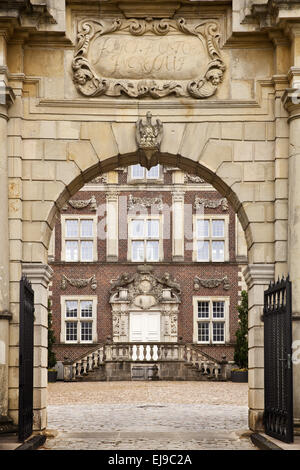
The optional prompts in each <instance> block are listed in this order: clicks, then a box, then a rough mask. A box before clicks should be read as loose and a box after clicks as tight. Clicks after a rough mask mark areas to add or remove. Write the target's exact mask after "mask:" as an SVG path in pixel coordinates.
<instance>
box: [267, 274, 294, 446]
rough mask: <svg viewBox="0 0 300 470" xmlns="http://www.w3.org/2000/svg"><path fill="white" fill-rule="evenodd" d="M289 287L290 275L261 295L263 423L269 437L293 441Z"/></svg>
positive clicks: (290, 300) (290, 301) (290, 290)
mask: <svg viewBox="0 0 300 470" xmlns="http://www.w3.org/2000/svg"><path fill="white" fill-rule="evenodd" d="M291 305H292V287H291V282H290V280H289V277H288V278H287V279H282V280H281V281H279V280H278V282H276V283H274V284H270V286H269V288H268V289H267V290H266V291H265V295H264V317H263V318H264V355H265V357H264V368H265V411H264V426H265V432H266V434H268V435H269V436H272V437H275V438H276V439H279V440H281V441H284V442H293V372H292V312H291V311H292V308H291Z"/></svg>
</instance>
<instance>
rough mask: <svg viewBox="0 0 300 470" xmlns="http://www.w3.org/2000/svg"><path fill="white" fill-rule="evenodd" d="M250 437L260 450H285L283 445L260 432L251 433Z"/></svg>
mask: <svg viewBox="0 0 300 470" xmlns="http://www.w3.org/2000/svg"><path fill="white" fill-rule="evenodd" d="M250 439H251V441H252V442H253V444H254V445H256V447H258V448H259V449H260V450H284V449H282V447H279V446H278V445H276V444H274V442H271V441H269V440H268V439H266V438H265V437H264V436H262V435H261V434H259V433H253V434H251V436H250Z"/></svg>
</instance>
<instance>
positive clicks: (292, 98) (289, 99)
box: [282, 83, 300, 121]
mask: <svg viewBox="0 0 300 470" xmlns="http://www.w3.org/2000/svg"><path fill="white" fill-rule="evenodd" d="M299 85H300V83H299ZM282 103H283V106H284V108H285V109H286V110H287V111H288V113H289V114H290V117H289V121H290V120H292V119H297V118H299V117H300V87H299V88H287V89H286V90H285V92H284V93H283V96H282Z"/></svg>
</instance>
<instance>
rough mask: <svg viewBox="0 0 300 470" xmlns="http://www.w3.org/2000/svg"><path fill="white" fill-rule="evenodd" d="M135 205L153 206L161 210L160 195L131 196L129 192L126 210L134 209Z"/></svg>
mask: <svg viewBox="0 0 300 470" xmlns="http://www.w3.org/2000/svg"><path fill="white" fill-rule="evenodd" d="M136 206H142V207H145V208H150V207H153V206H155V207H156V208H157V210H159V211H161V210H163V201H162V198H161V197H155V198H151V197H135V196H132V194H129V196H128V203H127V207H128V210H133V209H136Z"/></svg>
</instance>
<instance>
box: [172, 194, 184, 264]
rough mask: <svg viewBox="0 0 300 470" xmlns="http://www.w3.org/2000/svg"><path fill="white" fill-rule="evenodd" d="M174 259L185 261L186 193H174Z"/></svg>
mask: <svg viewBox="0 0 300 470" xmlns="http://www.w3.org/2000/svg"><path fill="white" fill-rule="evenodd" d="M172 259H173V261H183V260H184V191H180V190H178V191H174V192H172Z"/></svg>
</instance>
